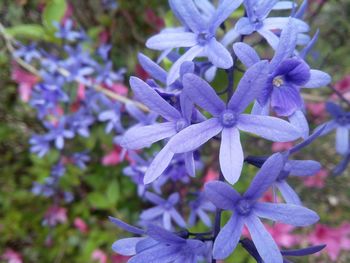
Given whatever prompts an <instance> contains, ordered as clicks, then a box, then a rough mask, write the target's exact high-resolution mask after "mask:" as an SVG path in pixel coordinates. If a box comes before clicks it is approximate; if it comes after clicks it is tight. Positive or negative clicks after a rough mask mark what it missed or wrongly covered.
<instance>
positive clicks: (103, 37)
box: [98, 30, 110, 44]
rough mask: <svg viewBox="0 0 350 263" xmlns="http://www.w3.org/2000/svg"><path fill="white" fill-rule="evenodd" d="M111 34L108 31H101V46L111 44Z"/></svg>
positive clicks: (99, 37) (99, 38)
mask: <svg viewBox="0 0 350 263" xmlns="http://www.w3.org/2000/svg"><path fill="white" fill-rule="evenodd" d="M109 39H110V34H109V32H108V31H107V30H103V31H101V33H100V34H99V36H98V40H99V43H100V44H106V43H108V42H109Z"/></svg>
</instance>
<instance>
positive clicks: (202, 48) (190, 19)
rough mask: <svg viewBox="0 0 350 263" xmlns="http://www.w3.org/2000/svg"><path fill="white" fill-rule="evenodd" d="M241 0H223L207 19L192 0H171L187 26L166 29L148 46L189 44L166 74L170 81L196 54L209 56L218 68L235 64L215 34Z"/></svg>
mask: <svg viewBox="0 0 350 263" xmlns="http://www.w3.org/2000/svg"><path fill="white" fill-rule="evenodd" d="M242 2H243V1H242V0H237V1H232V0H224V1H221V2H220V4H219V6H218V8H217V10H216V12H215V13H214V14H213V15H212V17H211V19H210V21H209V22H208V23H206V22H205V19H204V18H203V17H202V15H201V14H200V13H199V11H198V9H197V7H196V6H195V4H194V2H193V1H192V0H169V4H170V7H171V9H172V11H173V13H174V14H175V16H176V17H177V18H178V20H179V21H180V22H181V23H182V24H183V26H184V28H180V29H179V28H177V29H167V30H164V31H163V32H161V33H160V34H158V35H155V36H153V37H151V38H150V39H149V40H148V41H147V42H146V46H147V47H148V48H151V49H156V50H162V51H163V50H169V49H173V48H180V47H185V48H189V49H188V50H187V51H186V53H185V54H183V55H182V56H181V57H180V58H179V59H178V60H177V61H176V62H175V63H174V65H173V66H172V68H171V69H170V71H169V75H168V78H167V83H168V85H170V84H172V83H173V82H175V80H176V79H177V78H178V77H179V76H180V67H181V65H182V63H183V62H185V61H192V60H193V59H194V58H195V57H199V56H205V57H208V59H209V60H210V62H212V63H213V64H214V65H215V66H216V67H219V68H224V69H227V68H230V67H231V66H232V65H233V60H232V57H231V55H230V53H229V52H228V51H227V50H226V48H225V47H224V46H223V45H222V44H221V43H220V42H218V41H217V40H216V37H215V34H216V30H217V29H218V27H219V26H220V25H221V23H223V22H224V21H225V20H226V19H227V18H228V17H229V16H230V15H231V13H232V12H233V11H234V10H236V9H237V8H238V7H239V6H240V5H241V3H242Z"/></svg>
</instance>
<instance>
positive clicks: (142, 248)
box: [110, 217, 207, 263]
mask: <svg viewBox="0 0 350 263" xmlns="http://www.w3.org/2000/svg"><path fill="white" fill-rule="evenodd" d="M110 220H111V221H112V223H114V224H115V225H117V226H118V227H120V228H122V229H124V230H126V231H128V232H130V233H132V234H134V235H137V236H138V237H131V238H124V239H120V240H118V241H116V242H114V244H113V245H112V248H113V250H114V251H115V252H117V253H118V254H121V255H125V256H132V257H131V258H130V259H129V261H128V262H129V263H144V262H162V263H173V262H186V263H187V262H188V263H197V262H201V261H203V260H205V256H206V252H207V245H206V243H204V242H202V241H200V240H196V239H190V238H188V233H187V232H180V233H172V232H170V231H167V230H165V229H163V228H160V227H158V226H155V225H149V226H148V227H147V230H143V229H140V228H137V227H134V226H131V225H128V224H126V223H124V222H123V221H121V220H119V219H117V218H113V217H110ZM139 236H144V237H139Z"/></svg>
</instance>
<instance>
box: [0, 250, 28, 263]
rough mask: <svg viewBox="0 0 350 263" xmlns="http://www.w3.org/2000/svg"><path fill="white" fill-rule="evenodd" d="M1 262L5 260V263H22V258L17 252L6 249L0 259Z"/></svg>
mask: <svg viewBox="0 0 350 263" xmlns="http://www.w3.org/2000/svg"><path fill="white" fill-rule="evenodd" d="M0 258H1V259H2V260H6V261H7V263H22V262H23V261H22V256H21V254H19V253H18V252H16V251H14V250H12V249H10V248H8V249H6V250H5V252H4V254H3V255H2V256H1V257H0Z"/></svg>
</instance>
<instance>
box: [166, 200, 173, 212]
mask: <svg viewBox="0 0 350 263" xmlns="http://www.w3.org/2000/svg"><path fill="white" fill-rule="evenodd" d="M171 208H173V204H172V203H170V202H166V203H165V204H164V209H165V210H170V209H171Z"/></svg>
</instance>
